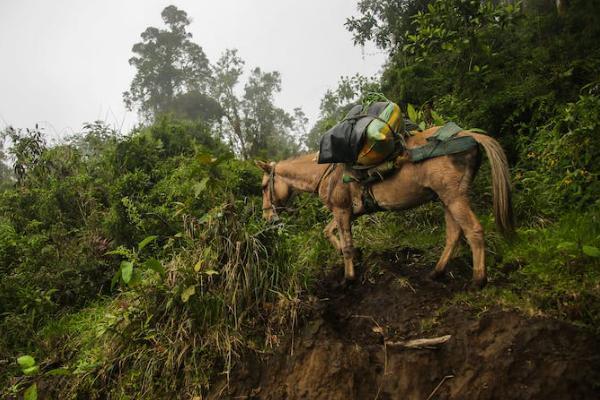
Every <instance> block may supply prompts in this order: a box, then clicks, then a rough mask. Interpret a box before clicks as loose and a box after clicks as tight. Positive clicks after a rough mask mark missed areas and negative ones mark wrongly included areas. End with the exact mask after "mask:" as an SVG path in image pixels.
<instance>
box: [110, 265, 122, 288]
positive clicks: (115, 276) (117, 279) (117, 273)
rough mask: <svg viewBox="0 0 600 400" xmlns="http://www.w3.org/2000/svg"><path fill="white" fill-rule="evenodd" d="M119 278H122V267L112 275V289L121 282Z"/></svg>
mask: <svg viewBox="0 0 600 400" xmlns="http://www.w3.org/2000/svg"><path fill="white" fill-rule="evenodd" d="M119 279H121V269H119V270H118V271H117V272H116V273H115V274H114V275H113V277H112V279H111V280H110V289H111V290H112V289H113V288H114V287H115V285H116V284H117V282H119Z"/></svg>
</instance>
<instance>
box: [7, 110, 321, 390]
mask: <svg viewBox="0 0 600 400" xmlns="http://www.w3.org/2000/svg"><path fill="white" fill-rule="evenodd" d="M31 143H33V144H31V145H32V146H34V145H36V143H35V142H31ZM17 145H18V146H20V147H17V149H21V150H22V149H23V148H24V147H23V146H22V145H19V143H17ZM9 150H11V148H9ZM11 151H12V150H11ZM24 151H25V152H27V151H29V150H28V149H26V148H25V150H24ZM27 154H28V153H27ZM37 157H38V159H39V161H38V162H35V163H30V164H29V165H30V167H28V168H26V169H25V175H24V176H23V178H22V180H21V182H20V184H19V185H18V186H14V187H12V188H9V189H6V190H5V191H3V192H0V238H1V239H2V240H1V241H0V262H1V264H0V273H1V274H2V280H1V284H0V337H1V339H0V349H1V352H2V354H3V355H6V357H17V356H19V355H22V354H24V353H28V354H32V355H34V356H35V358H36V359H39V360H41V361H40V362H39V364H36V369H39V374H36V375H35V377H32V376H29V375H23V374H22V373H20V372H19V370H18V369H16V365H17V364H16V363H15V367H11V368H9V369H8V370H6V371H3V372H2V373H1V374H0V380H2V382H3V383H5V385H4V387H5V388H6V389H5V390H6V391H5V392H3V394H6V395H9V394H11V393H12V394H13V395H14V394H16V393H17V392H22V391H23V390H29V388H31V387H33V386H32V385H34V384H35V382H37V383H38V386H36V390H40V385H39V383H40V381H52V382H53V384H52V387H53V388H54V389H55V390H57V391H58V390H60V391H61V393H63V394H65V393H71V394H73V395H76V394H79V395H80V396H83V397H86V398H93V397H94V396H96V395H97V393H108V392H112V391H114V393H121V394H123V393H129V394H130V395H131V394H132V393H134V392H136V390H137V389H139V388H141V389H142V391H144V392H145V393H149V395H151V397H161V396H162V395H165V394H166V393H173V391H176V392H178V393H185V391H186V390H190V391H197V390H204V389H206V387H207V385H208V382H209V378H210V379H213V378H214V376H215V374H216V373H217V372H219V371H221V370H222V369H225V370H228V369H229V368H230V366H231V363H233V362H234V360H235V358H236V357H237V355H238V354H239V353H240V352H241V351H245V350H248V349H259V348H263V347H266V348H268V347H269V346H271V345H273V343H275V342H276V340H277V336H278V335H279V334H280V333H281V332H282V330H283V329H284V328H285V327H287V326H289V324H293V323H294V321H296V318H297V313H298V312H299V305H300V302H299V300H298V298H299V296H300V295H301V294H302V293H303V292H304V291H305V290H306V289H307V288H308V287H309V286H310V285H311V282H312V276H313V274H314V273H313V272H312V269H313V268H314V266H315V265H317V264H316V263H315V260H318V259H320V258H321V255H322V254H330V255H331V254H332V251H331V250H330V248H329V245H328V244H327V243H326V242H325V239H324V238H322V235H321V230H322V228H323V223H324V220H325V218H326V214H324V213H323V212H318V213H315V211H314V209H315V204H314V203H311V207H308V209H307V211H306V212H307V213H308V214H309V215H310V216H308V215H307V217H306V218H301V221H307V222H302V223H301V224H300V225H299V226H295V225H294V224H290V226H288V227H285V228H284V227H282V226H279V227H277V226H275V227H271V226H267V225H265V223H264V222H263V221H262V218H261V208H260V177H261V172H260V170H259V169H258V168H256V167H255V166H254V165H253V164H252V163H249V162H244V161H240V160H237V159H236V158H234V157H233V153H232V152H231V150H230V149H229V148H228V147H227V146H225V145H224V144H223V143H222V142H221V141H220V140H219V139H218V138H216V137H215V136H214V133H212V132H211V131H210V130H209V128H208V127H207V125H206V124H204V123H202V122H191V121H189V120H183V121H178V120H173V119H170V118H168V117H163V118H160V119H159V120H158V121H157V122H156V123H155V124H154V125H151V126H148V127H145V128H140V129H138V130H136V131H135V132H133V133H132V134H131V135H129V136H125V137H120V136H118V135H116V134H115V133H114V132H112V131H111V130H109V129H107V128H106V126H104V125H102V124H100V123H93V124H86V126H85V127H84V131H83V132H82V134H81V135H77V136H74V137H72V138H70V139H68V140H67V142H66V143H63V144H60V145H56V146H53V147H43V148H42V149H41V151H40V152H39V154H37ZM42 168H43V170H42ZM42 171H43V173H42ZM299 201H306V199H304V198H302V199H299ZM296 225H297V224H296ZM303 248H304V250H300V249H303ZM298 251H301V252H302V257H298V256H297V252H298ZM99 299H102V300H100V302H99V303H98V301H99ZM94 302H96V303H94ZM90 304H92V305H90ZM93 304H96V305H93ZM89 307H92V308H93V309H94V310H95V311H94V315H95V317H94V319H93V320H91V319H89V318H88V317H86V316H85V315H86V313H88V311H87V310H89ZM90 312H91V311H90ZM79 313H82V316H81V317H82V318H84V319H85V324H87V325H86V327H82V326H79V325H77V326H72V325H71V323H70V322H69V321H72V320H73V318H75V319H76V318H77V315H78V314H79ZM63 315H64V316H65V317H64V318H65V319H64V320H62V321H63V322H56V319H57V318H59V317H60V316H63ZM62 324H64V326H63V325H62ZM87 330H91V332H90V333H88V332H87ZM86 335H92V337H87V336H86ZM86 337H87V338H86ZM194 342H195V343H197V346H191V347H190V345H189V343H194ZM166 349H168V350H166ZM133 355H135V357H133ZM142 363H143V364H144V365H149V366H151V367H152V368H150V369H147V375H140V374H139V372H138V371H140V370H141V369H145V367H144V368H142ZM192 366H194V367H193V368H192ZM57 369H58V370H59V371H58V372H53V371H55V370H57ZM117 371H120V373H118V372H117ZM186 371H187V372H186ZM149 382H154V383H153V384H150V383H149ZM192 383H193V384H192ZM98 385H100V386H98ZM104 385H106V386H104ZM47 387H48V386H47V385H44V388H45V389H44V391H45V392H44V395H50V396H51V397H52V396H53V395H52V394H49V393H48V390H51V389H47ZM33 390H34V389H31V391H33ZM52 393H55V392H52ZM57 395H58V394H57Z"/></svg>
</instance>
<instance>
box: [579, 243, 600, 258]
mask: <svg viewBox="0 0 600 400" xmlns="http://www.w3.org/2000/svg"><path fill="white" fill-rule="evenodd" d="M582 250H583V254H585V255H586V256H590V257H594V258H598V257H600V250H599V249H598V248H597V247H594V246H583V248H582Z"/></svg>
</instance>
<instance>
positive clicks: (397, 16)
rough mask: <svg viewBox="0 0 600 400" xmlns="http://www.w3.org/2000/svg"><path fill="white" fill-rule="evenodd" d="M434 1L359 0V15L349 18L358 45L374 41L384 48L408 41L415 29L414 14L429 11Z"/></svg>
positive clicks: (347, 26)
mask: <svg viewBox="0 0 600 400" xmlns="http://www.w3.org/2000/svg"><path fill="white" fill-rule="evenodd" d="M432 1H433V0H359V1H358V5H357V9H358V11H359V13H360V15H359V16H358V17H350V18H347V19H346V23H345V25H346V28H347V29H348V31H350V32H351V33H352V35H353V39H354V44H360V45H365V44H366V43H367V42H369V41H373V42H374V43H375V44H376V45H377V47H379V48H381V49H390V50H392V51H393V50H394V49H395V48H397V47H400V46H402V45H403V44H404V38H405V34H406V32H410V31H411V30H412V17H413V16H414V15H416V14H417V13H418V12H422V11H425V10H427V5H428V4H429V3H431V2H432Z"/></svg>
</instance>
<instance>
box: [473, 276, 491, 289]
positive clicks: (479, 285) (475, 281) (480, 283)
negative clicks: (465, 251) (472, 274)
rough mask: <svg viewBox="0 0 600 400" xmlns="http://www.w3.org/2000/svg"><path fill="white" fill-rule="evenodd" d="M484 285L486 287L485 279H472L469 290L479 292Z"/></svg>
mask: <svg viewBox="0 0 600 400" xmlns="http://www.w3.org/2000/svg"><path fill="white" fill-rule="evenodd" d="M485 285H487V278H485V277H484V278H481V279H473V282H471V288H472V289H473V290H481V289H483V288H484V287H485Z"/></svg>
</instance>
